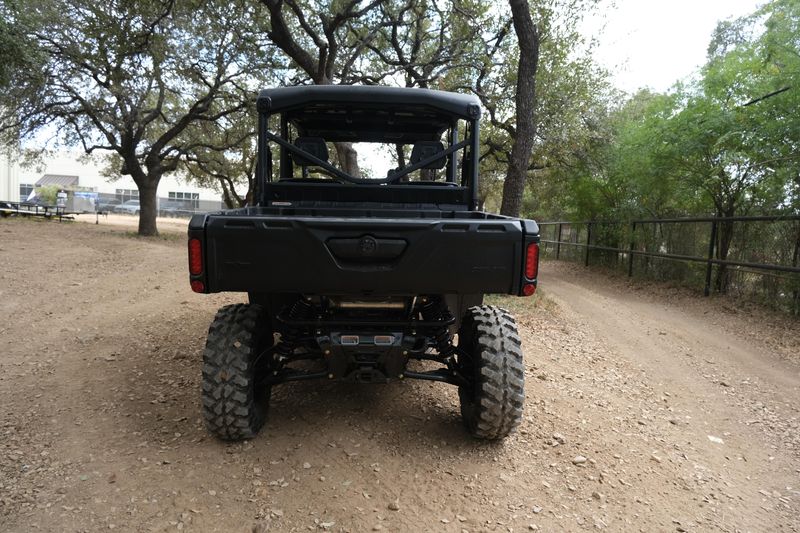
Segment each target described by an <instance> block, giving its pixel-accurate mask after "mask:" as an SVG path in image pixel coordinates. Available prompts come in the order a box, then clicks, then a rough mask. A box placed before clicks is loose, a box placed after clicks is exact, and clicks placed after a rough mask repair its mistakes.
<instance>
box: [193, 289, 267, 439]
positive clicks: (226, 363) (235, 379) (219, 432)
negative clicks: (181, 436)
mask: <svg viewBox="0 0 800 533" xmlns="http://www.w3.org/2000/svg"><path fill="white" fill-rule="evenodd" d="M271 345H272V331H271V328H270V322H269V319H268V318H267V316H266V313H265V312H264V310H263V308H262V307H261V306H259V305H246V304H236V305H227V306H225V307H222V308H221V309H220V310H219V311H218V312H217V315H216V316H215V317H214V321H213V322H212V323H211V327H209V328H208V338H207V339H206V349H205V351H204V352H203V390H202V399H203V415H204V417H205V421H206V427H208V430H209V431H210V432H211V433H213V434H214V435H216V436H217V437H219V438H221V439H223V440H231V441H235V440H242V439H249V438H253V437H254V436H255V435H256V433H258V430H259V429H261V427H262V426H263V425H264V421H265V420H266V416H267V407H268V404H269V395H270V388H269V387H268V386H264V385H262V386H260V387H258V386H256V383H257V381H258V378H260V377H261V375H260V374H261V373H262V372H263V370H261V369H257V368H256V364H255V363H256V358H257V357H258V355H259V354H260V353H261V352H262V351H263V350H264V349H266V348H268V347H270V346H271ZM263 366H264V365H262V364H259V367H260V368H263Z"/></svg>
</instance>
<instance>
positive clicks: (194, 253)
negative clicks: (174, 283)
mask: <svg viewBox="0 0 800 533" xmlns="http://www.w3.org/2000/svg"><path fill="white" fill-rule="evenodd" d="M189 273H190V274H191V275H192V276H199V275H200V274H202V273H203V247H202V245H201V244H200V239H189ZM200 285H202V283H201V284H200ZM192 288H194V282H192ZM195 292H202V291H195Z"/></svg>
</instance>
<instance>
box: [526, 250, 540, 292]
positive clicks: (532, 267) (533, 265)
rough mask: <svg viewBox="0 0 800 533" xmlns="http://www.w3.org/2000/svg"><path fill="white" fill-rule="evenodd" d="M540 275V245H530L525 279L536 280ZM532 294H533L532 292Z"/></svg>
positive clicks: (527, 252)
mask: <svg viewBox="0 0 800 533" xmlns="http://www.w3.org/2000/svg"><path fill="white" fill-rule="evenodd" d="M538 273H539V244H538V243H535V242H532V243H530V244H529V245H528V249H527V251H526V253H525V277H526V278H528V279H536V275H537V274H538ZM531 294H533V292H532V291H531Z"/></svg>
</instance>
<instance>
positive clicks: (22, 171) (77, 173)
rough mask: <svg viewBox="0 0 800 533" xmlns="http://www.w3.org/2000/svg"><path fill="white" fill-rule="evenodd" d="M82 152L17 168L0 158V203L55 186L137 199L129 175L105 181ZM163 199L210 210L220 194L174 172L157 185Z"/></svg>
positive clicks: (215, 207)
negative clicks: (180, 201)
mask: <svg viewBox="0 0 800 533" xmlns="http://www.w3.org/2000/svg"><path fill="white" fill-rule="evenodd" d="M82 155H83V154H82V152H79V151H62V152H58V153H56V154H55V155H53V156H51V157H45V158H43V159H42V160H41V161H40V162H38V163H37V164H36V166H35V167H30V168H26V167H20V166H19V165H18V164H17V163H15V162H13V161H10V160H9V159H8V158H7V157H5V156H3V155H0V201H2V200H5V201H11V202H19V201H24V200H25V199H26V198H27V197H28V195H29V194H30V192H31V191H32V190H33V189H35V188H36V187H40V186H43V185H48V184H55V185H59V186H64V187H68V188H78V187H79V188H81V189H83V190H90V191H94V192H97V193H100V196H101V198H104V199H111V198H116V199H117V200H119V201H121V202H124V201H125V200H129V199H131V198H138V196H139V191H138V190H137V188H136V184H135V183H134V182H133V179H131V177H130V176H118V177H116V178H108V177H106V176H103V175H102V173H101V167H100V165H98V164H96V163H94V162H91V161H88V162H87V161H86V160H85V159H81V157H82ZM158 196H159V198H160V199H162V200H166V199H172V200H184V201H187V203H188V202H190V203H191V205H192V206H193V207H194V208H195V209H201V210H211V209H219V208H220V207H221V199H220V194H219V193H218V192H217V191H215V190H213V189H210V188H205V187H198V186H197V185H194V184H193V183H191V182H188V181H186V180H183V179H181V177H180V176H179V175H178V174H177V173H174V172H173V173H169V174H165V175H164V176H163V177H162V178H161V182H160V183H159V185H158Z"/></svg>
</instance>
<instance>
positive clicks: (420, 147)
mask: <svg viewBox="0 0 800 533" xmlns="http://www.w3.org/2000/svg"><path fill="white" fill-rule="evenodd" d="M441 152H444V145H443V144H442V143H441V141H417V143H416V144H415V145H414V148H413V149H412V150H411V164H412V165H414V164H416V163H419V162H420V161H422V160H423V159H428V158H429V157H431V156H434V155H436V154H438V153H441ZM446 164H447V158H446V157H443V158H441V159H438V160H436V161H434V162H433V163H430V164H428V165H425V166H424V167H422V168H429V169H435V170H439V169H441V168H444V166H445V165H446Z"/></svg>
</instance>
